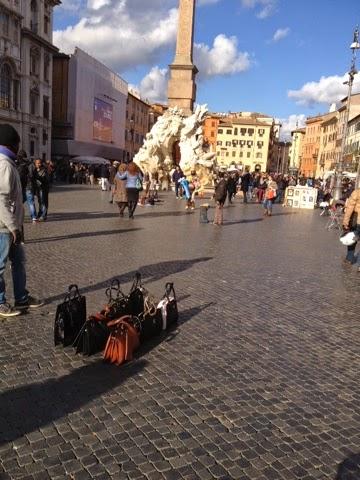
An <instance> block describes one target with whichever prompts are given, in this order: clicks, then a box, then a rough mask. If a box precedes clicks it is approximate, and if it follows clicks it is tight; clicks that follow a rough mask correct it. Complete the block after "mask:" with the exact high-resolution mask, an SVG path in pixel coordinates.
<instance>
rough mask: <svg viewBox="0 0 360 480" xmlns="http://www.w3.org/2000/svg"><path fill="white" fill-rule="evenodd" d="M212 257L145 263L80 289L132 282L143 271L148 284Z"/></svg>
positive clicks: (54, 299) (97, 288)
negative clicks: (116, 282)
mask: <svg viewBox="0 0 360 480" xmlns="http://www.w3.org/2000/svg"><path fill="white" fill-rule="evenodd" d="M212 258H213V257H199V258H193V259H189V260H169V261H166V262H159V263H153V264H150V265H145V266H142V267H140V268H137V269H136V270H131V271H130V272H127V273H123V274H121V275H117V276H112V277H110V278H107V279H106V280H103V281H101V282H98V283H95V284H94V285H88V286H86V287H81V286H80V290H81V293H82V294H85V293H90V292H94V291H96V290H99V289H102V288H104V289H105V288H107V287H108V286H109V285H110V283H111V282H112V281H113V280H115V279H118V280H119V282H120V283H127V282H131V281H132V280H133V279H134V277H135V274H136V273H137V272H140V273H141V278H142V280H143V283H145V284H146V283H149V282H156V281H157V280H161V279H162V278H164V277H168V276H171V275H175V274H177V273H180V272H183V271H185V270H188V269H189V268H191V267H192V266H193V265H196V264H198V263H202V262H208V261H209V260H212ZM65 288H66V287H65V286H64V290H65ZM63 298H64V293H63V292H62V293H60V294H58V295H53V296H51V297H48V298H47V299H46V303H51V302H55V301H58V300H62V299H63Z"/></svg>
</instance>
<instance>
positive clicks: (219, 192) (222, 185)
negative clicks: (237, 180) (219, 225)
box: [214, 178, 227, 203]
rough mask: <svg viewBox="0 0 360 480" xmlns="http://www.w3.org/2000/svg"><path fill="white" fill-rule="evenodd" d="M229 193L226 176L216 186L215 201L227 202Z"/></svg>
mask: <svg viewBox="0 0 360 480" xmlns="http://www.w3.org/2000/svg"><path fill="white" fill-rule="evenodd" d="M226 195H227V182H226V180H225V179H224V178H222V179H221V180H220V182H219V183H218V184H217V185H216V187H215V195H214V198H215V201H216V202H220V203H225V200H226Z"/></svg>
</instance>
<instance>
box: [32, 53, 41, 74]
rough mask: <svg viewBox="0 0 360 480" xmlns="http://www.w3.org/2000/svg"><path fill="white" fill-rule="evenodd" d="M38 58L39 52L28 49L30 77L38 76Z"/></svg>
mask: <svg viewBox="0 0 360 480" xmlns="http://www.w3.org/2000/svg"><path fill="white" fill-rule="evenodd" d="M39 57H40V52H39V50H38V49H37V48H34V47H32V48H31V49H30V75H35V76H38V75H39Z"/></svg>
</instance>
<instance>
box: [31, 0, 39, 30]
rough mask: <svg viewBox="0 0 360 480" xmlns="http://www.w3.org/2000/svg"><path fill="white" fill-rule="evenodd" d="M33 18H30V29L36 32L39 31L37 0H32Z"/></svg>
mask: <svg viewBox="0 0 360 480" xmlns="http://www.w3.org/2000/svg"><path fill="white" fill-rule="evenodd" d="M30 10H31V20H30V30H31V31H32V32H34V33H37V32H38V6H37V1H36V0H31V6H30Z"/></svg>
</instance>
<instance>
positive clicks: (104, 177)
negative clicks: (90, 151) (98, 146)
mask: <svg viewBox="0 0 360 480" xmlns="http://www.w3.org/2000/svg"><path fill="white" fill-rule="evenodd" d="M109 176H110V172H109V168H108V166H107V165H105V164H102V165H101V167H100V178H101V190H102V191H103V192H105V191H106V190H107V189H108V185H109Z"/></svg>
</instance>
